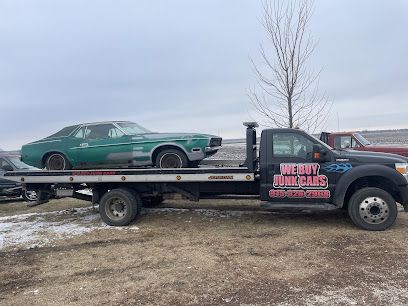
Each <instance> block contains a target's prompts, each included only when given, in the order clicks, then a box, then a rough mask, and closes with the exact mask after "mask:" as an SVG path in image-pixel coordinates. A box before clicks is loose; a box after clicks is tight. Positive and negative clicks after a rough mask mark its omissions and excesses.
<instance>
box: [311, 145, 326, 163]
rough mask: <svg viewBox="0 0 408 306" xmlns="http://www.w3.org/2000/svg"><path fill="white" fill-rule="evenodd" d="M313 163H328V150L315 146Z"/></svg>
mask: <svg viewBox="0 0 408 306" xmlns="http://www.w3.org/2000/svg"><path fill="white" fill-rule="evenodd" d="M312 154H313V156H312V158H313V161H314V162H324V161H327V156H328V154H327V150H326V148H324V147H323V146H322V145H320V144H314V145H313V153H312Z"/></svg>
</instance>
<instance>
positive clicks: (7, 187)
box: [0, 151, 37, 202]
mask: <svg viewBox="0 0 408 306" xmlns="http://www.w3.org/2000/svg"><path fill="white" fill-rule="evenodd" d="M35 169H37V168H34V167H31V166H29V165H27V164H25V163H23V162H22V161H21V160H20V156H19V155H16V154H10V153H7V152H3V151H2V152H0V196H11V197H19V196H22V197H23V199H24V200H25V201H28V202H31V201H36V200H37V194H36V193H35V191H27V190H23V188H22V186H21V184H19V183H16V182H13V181H9V180H6V179H5V178H4V177H3V175H4V173H6V172H7V171H17V170H35Z"/></svg>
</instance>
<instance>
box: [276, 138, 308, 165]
mask: <svg viewBox="0 0 408 306" xmlns="http://www.w3.org/2000/svg"><path fill="white" fill-rule="evenodd" d="M312 152H313V142H312V141H311V140H309V139H307V138H306V137H304V136H303V135H300V134H297V133H274V135H273V156H274V157H300V158H305V159H306V158H311V157H312Z"/></svg>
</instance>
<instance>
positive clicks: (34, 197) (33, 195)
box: [24, 190, 37, 201]
mask: <svg viewBox="0 0 408 306" xmlns="http://www.w3.org/2000/svg"><path fill="white" fill-rule="evenodd" d="M24 195H25V197H26V199H28V200H30V201H37V193H36V192H35V191H34V190H25V191H24Z"/></svg>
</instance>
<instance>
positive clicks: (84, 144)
mask: <svg viewBox="0 0 408 306" xmlns="http://www.w3.org/2000/svg"><path fill="white" fill-rule="evenodd" d="M79 146H80V147H82V148H84V147H87V146H88V144H87V143H86V142H84V143H81V144H80V145H79Z"/></svg>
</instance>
